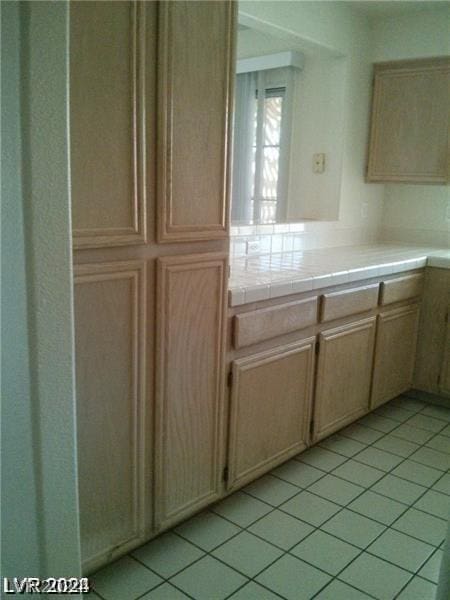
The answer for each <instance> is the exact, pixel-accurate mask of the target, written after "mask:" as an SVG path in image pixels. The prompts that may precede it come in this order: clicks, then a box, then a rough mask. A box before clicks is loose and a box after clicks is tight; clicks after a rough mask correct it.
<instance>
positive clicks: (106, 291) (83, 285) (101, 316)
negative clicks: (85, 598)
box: [75, 261, 151, 571]
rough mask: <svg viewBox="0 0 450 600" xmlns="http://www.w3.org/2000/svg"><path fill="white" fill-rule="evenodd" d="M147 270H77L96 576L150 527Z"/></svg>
mask: <svg viewBox="0 0 450 600" xmlns="http://www.w3.org/2000/svg"><path fill="white" fill-rule="evenodd" d="M145 328H146V268H145V263H144V262H142V261H120V262H116V263H101V264H98V263H97V264H87V265H78V266H77V267H75V341H76V386H77V422H78V470H79V477H78V480H79V498H80V523H81V534H82V535H81V540H82V556H83V561H84V568H85V570H86V571H91V570H93V569H95V568H97V567H98V566H99V564H102V563H103V562H104V561H105V560H107V559H109V560H111V559H112V558H113V557H114V551H115V550H116V549H118V548H120V552H119V554H120V553H123V552H124V551H125V550H126V548H128V547H131V546H134V545H137V543H138V542H139V540H142V539H143V537H142V536H143V535H144V530H145V529H148V527H149V525H150V522H151V510H150V502H151V500H150V498H149V495H148V493H149V492H148V490H149V489H151V484H150V483H149V482H148V481H146V480H145V465H146V453H147V446H146V444H147V443H150V442H149V440H146V438H147V436H146V434H145V432H146V428H147V414H146V401H145V394H146V385H145V373H146V368H145V361H146V359H145Z"/></svg>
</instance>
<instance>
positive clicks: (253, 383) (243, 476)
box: [228, 337, 315, 489]
mask: <svg viewBox="0 0 450 600" xmlns="http://www.w3.org/2000/svg"><path fill="white" fill-rule="evenodd" d="M314 341H315V338H313V337H309V338H306V339H304V340H302V341H301V342H297V343H295V344H287V345H284V346H280V347H277V348H274V349H273V350H269V351H267V352H262V353H259V354H254V355H251V356H249V357H247V358H242V359H239V360H236V361H234V362H233V388H232V395H231V411H230V439H229V482H228V486H229V488H230V489H231V488H236V487H240V486H242V485H243V484H244V483H246V482H248V481H251V480H252V479H255V478H256V477H257V476H258V475H262V474H263V473H264V472H266V471H268V470H270V469H271V468H273V467H274V466H276V465H277V464H280V463H281V462H283V461H285V460H287V459H288V458H290V457H291V456H294V455H295V454H297V453H299V452H301V451H302V450H304V449H305V448H306V444H307V441H308V435H309V416H310V407H311V394H312V380H313V369H314Z"/></svg>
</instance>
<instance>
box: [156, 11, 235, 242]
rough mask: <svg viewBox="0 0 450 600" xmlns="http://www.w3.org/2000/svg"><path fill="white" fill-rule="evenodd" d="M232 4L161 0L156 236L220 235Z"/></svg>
mask: <svg viewBox="0 0 450 600" xmlns="http://www.w3.org/2000/svg"><path fill="white" fill-rule="evenodd" d="M235 5H236V2H231V1H229V0H218V1H205V2H192V1H181V0H180V1H177V2H161V3H160V4H159V60H158V96H159V100H158V106H159V108H158V113H159V130H158V152H157V154H158V173H159V178H158V240H159V241H160V242H171V241H173V242H177V241H178V242H182V241H189V240H207V239H216V238H226V237H227V236H228V224H229V223H228V222H229V206H228V204H229V187H230V185H229V181H230V157H231V148H230V143H229V140H230V139H231V137H230V135H231V109H232V89H233V82H234V77H233V75H234V50H233V49H234V35H235V31H234V29H235V27H234V23H235V10H236V6H235Z"/></svg>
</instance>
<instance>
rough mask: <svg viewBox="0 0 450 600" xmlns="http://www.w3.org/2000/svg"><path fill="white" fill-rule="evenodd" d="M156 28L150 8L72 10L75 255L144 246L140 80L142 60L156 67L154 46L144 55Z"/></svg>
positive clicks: (97, 5)
mask: <svg viewBox="0 0 450 600" xmlns="http://www.w3.org/2000/svg"><path fill="white" fill-rule="evenodd" d="M153 13H154V14H153ZM146 21H147V23H148V26H146ZM155 21H156V5H155V4H154V3H152V2H148V3H147V2H142V3H140V2H139V3H138V2H73V3H71V14H70V46H71V48H70V125H71V130H70V132H71V133H70V137H71V140H70V142H71V168H72V204H73V213H72V218H73V229H74V231H73V238H74V245H75V247H76V248H86V247H89V248H93V247H100V246H117V245H124V244H127V245H128V244H138V243H142V242H145V241H146V217H145V213H146V210H145V195H146V184H145V164H144V157H145V153H144V148H143V144H144V140H145V135H146V133H145V122H144V100H145V89H144V78H145V77H146V76H147V71H148V74H151V73H152V71H151V65H149V64H146V62H147V63H149V62H151V61H149V60H147V61H146V58H149V57H150V58H152V60H153V62H154V60H155V53H156V45H155V48H154V50H151V48H150V45H151V41H152V39H153V38H154V33H153V32H152V31H151V30H150V29H149V28H150V27H154V24H155ZM146 54H147V57H146ZM153 68H154V65H153Z"/></svg>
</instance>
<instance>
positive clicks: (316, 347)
mask: <svg viewBox="0 0 450 600" xmlns="http://www.w3.org/2000/svg"><path fill="white" fill-rule="evenodd" d="M319 350H320V341H319V340H317V342H316V346H315V348H314V351H315V353H316V354H319Z"/></svg>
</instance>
